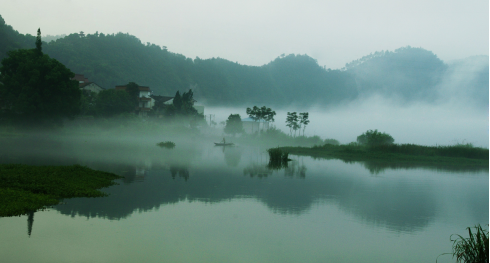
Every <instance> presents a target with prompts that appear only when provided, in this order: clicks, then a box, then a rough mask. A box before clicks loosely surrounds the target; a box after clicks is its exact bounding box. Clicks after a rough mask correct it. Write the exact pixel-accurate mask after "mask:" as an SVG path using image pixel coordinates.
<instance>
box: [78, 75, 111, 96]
mask: <svg viewBox="0 0 490 263" xmlns="http://www.w3.org/2000/svg"><path fill="white" fill-rule="evenodd" d="M72 80H76V81H78V87H79V88H80V89H81V90H86V91H90V92H94V93H95V94H98V93H99V92H101V91H102V90H104V88H102V87H100V86H99V85H97V83H95V82H90V81H89V80H88V79H87V78H86V77H85V76H84V75H82V74H75V77H74V78H72Z"/></svg>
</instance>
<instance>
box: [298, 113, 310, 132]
mask: <svg viewBox="0 0 490 263" xmlns="http://www.w3.org/2000/svg"><path fill="white" fill-rule="evenodd" d="M299 122H300V124H301V125H303V136H305V129H306V125H308V123H310V121H309V120H308V112H301V113H300V114H299Z"/></svg>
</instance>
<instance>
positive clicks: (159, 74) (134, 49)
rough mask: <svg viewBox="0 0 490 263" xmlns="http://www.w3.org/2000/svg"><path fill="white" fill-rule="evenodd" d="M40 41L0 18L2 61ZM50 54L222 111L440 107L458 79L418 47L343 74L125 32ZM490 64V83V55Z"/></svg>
mask: <svg viewBox="0 0 490 263" xmlns="http://www.w3.org/2000/svg"><path fill="white" fill-rule="evenodd" d="M34 41H35V38H34V37H33V36H31V35H22V34H19V33H18V32H17V31H15V30H14V29H13V28H12V27H11V26H8V25H6V24H5V21H4V20H3V19H1V17H0V58H4V57H5V56H6V52H7V51H8V50H12V49H17V48H33V47H34ZM43 51H44V52H45V53H46V54H48V55H49V56H50V57H52V58H55V59H57V60H59V61H60V62H61V63H63V64H64V65H65V66H66V67H68V68H69V69H70V70H72V71H73V72H74V73H77V74H84V75H85V76H86V77H87V78H88V79H89V80H90V81H93V82H95V83H97V84H98V85H100V86H102V87H103V88H106V89H108V88H114V87H115V86H116V85H120V84H126V83H128V82H136V83H138V84H139V85H143V86H149V87H150V88H151V89H152V90H153V92H154V94H156V95H165V96H172V95H174V94H175V92H176V91H177V90H180V91H184V90H188V89H189V88H192V90H193V91H194V98H195V99H197V100H198V101H199V102H200V103H203V104H206V105H216V106H218V105H222V106H227V105H233V106H243V105H247V106H250V105H252V104H253V105H268V106H282V105H289V104H297V105H303V106H305V105H312V104H323V105H325V104H328V105H335V104H340V103H342V102H345V101H351V100H353V99H355V98H358V97H365V96H370V95H372V94H381V95H383V96H386V97H393V98H397V99H399V100H400V101H402V102H403V101H406V102H410V101H418V100H425V101H433V100H435V99H437V97H438V96H439V95H440V92H439V91H438V90H437V87H438V84H439V83H441V81H442V79H443V78H444V77H447V74H449V73H451V72H453V71H451V69H452V67H451V66H448V65H447V64H445V63H444V62H443V61H441V60H440V59H439V58H438V57H437V56H436V55H435V54H433V53H432V52H430V51H427V50H424V49H422V48H412V47H404V48H400V49H397V50H395V51H393V52H389V51H384V52H383V51H382V52H376V53H374V54H371V55H368V56H365V57H363V58H361V59H359V60H356V61H353V62H351V63H348V64H347V65H346V67H345V68H343V69H338V70H331V69H325V68H323V67H321V66H319V65H318V63H317V61H316V60H315V59H313V58H311V57H309V56H307V55H295V54H291V55H287V56H281V57H278V58H276V59H275V60H274V61H271V62H270V63H268V64H266V65H263V66H259V67H257V66H247V65H241V64H238V63H235V62H231V61H228V60H226V59H222V58H211V59H200V58H195V59H191V58H187V57H185V56H183V55H181V54H176V53H172V52H170V51H168V50H167V49H166V47H161V46H158V45H155V44H151V43H146V44H144V43H142V42H141V41H140V40H139V39H138V38H137V37H135V36H132V35H129V34H123V33H117V34H110V35H109V34H102V33H95V34H83V33H82V32H80V33H74V34H70V35H68V36H65V37H63V38H58V39H56V40H55V41H51V42H49V43H44V44H43ZM486 63H487V64H486V65H487V66H486V69H487V72H486V76H488V56H487V62H486ZM465 65H466V64H465ZM453 68H454V67H453ZM480 71H482V70H480ZM482 72H483V71H482ZM482 72H480V74H479V75H478V74H477V79H476V80H474V78H475V77H474V75H475V74H473V73H472V74H469V73H468V74H466V73H463V75H461V77H462V78H463V79H464V78H468V79H470V78H472V80H471V81H466V82H464V83H466V84H465V85H466V86H468V85H469V86H471V90H472V92H473V93H474V97H475V98H481V94H482V92H483V93H484V92H485V91H486V92H487V94H488V78H486V79H485V78H482V77H481V76H485V72H483V73H482ZM458 73H459V71H458ZM465 74H466V75H465ZM465 88H468V87H465ZM473 93H472V94H473ZM487 97H488V96H487ZM484 102H485V101H483V103H484ZM486 104H487V105H488V101H487V103H486Z"/></svg>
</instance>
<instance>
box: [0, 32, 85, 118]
mask: <svg viewBox="0 0 490 263" xmlns="http://www.w3.org/2000/svg"><path fill="white" fill-rule="evenodd" d="M39 34H40V31H39V32H38V39H37V42H36V45H37V48H36V49H18V50H13V51H9V52H8V57H6V58H4V59H3V60H2V65H1V67H0V72H1V74H0V83H2V84H0V109H2V111H3V112H2V115H3V118H4V119H5V120H7V121H11V122H15V123H19V122H20V123H28V124H31V125H32V124H60V123H61V121H62V119H63V118H73V117H74V116H75V115H77V114H78V113H79V111H80V96H81V95H80V90H79V88H78V83H77V82H76V81H73V80H70V78H72V77H74V74H73V73H72V72H71V71H70V70H69V69H68V68H66V67H65V66H64V65H63V64H61V63H60V62H58V61H57V60H56V59H52V58H50V57H49V56H48V55H45V54H43V53H42V51H41V45H40V36H39Z"/></svg>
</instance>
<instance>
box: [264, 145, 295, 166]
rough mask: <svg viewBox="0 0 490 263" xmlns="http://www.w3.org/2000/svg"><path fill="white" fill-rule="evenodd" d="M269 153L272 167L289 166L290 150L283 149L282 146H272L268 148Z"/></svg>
mask: <svg viewBox="0 0 490 263" xmlns="http://www.w3.org/2000/svg"><path fill="white" fill-rule="evenodd" d="M267 152H268V153H269V164H268V167H269V168H270V169H281V168H283V167H287V166H288V161H290V159H289V152H287V151H283V150H281V149H280V148H270V149H268V150H267Z"/></svg>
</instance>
